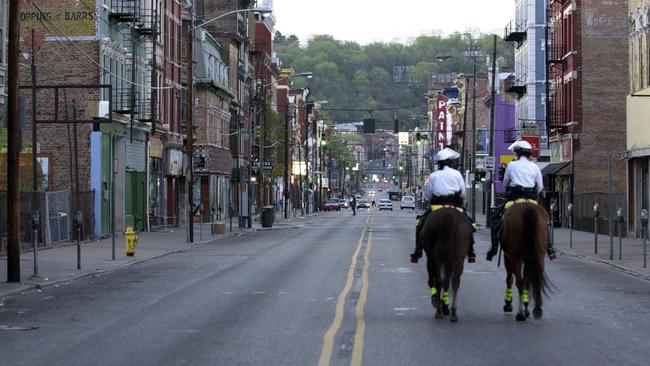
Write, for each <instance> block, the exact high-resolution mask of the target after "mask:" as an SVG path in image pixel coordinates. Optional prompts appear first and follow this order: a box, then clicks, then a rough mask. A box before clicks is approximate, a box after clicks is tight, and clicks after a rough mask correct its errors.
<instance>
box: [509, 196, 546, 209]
mask: <svg viewBox="0 0 650 366" xmlns="http://www.w3.org/2000/svg"><path fill="white" fill-rule="evenodd" d="M518 203H531V204H534V205H539V203H537V201H536V200H532V199H530V198H518V199H516V200H513V201H508V202H506V205H505V208H506V209H509V208H510V207H512V206H513V205H515V204H518Z"/></svg>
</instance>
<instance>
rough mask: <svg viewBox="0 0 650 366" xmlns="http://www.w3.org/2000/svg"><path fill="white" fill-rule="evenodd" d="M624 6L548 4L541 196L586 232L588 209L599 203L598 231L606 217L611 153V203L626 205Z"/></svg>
mask: <svg viewBox="0 0 650 366" xmlns="http://www.w3.org/2000/svg"><path fill="white" fill-rule="evenodd" d="M626 5H627V2H626V1H624V0H612V1H606V2H604V1H595V0H582V1H580V0H579V1H566V0H552V1H550V3H549V6H550V7H549V11H548V50H549V53H548V74H549V83H548V87H549V95H548V104H547V106H548V127H549V147H550V149H551V152H552V153H551V164H550V165H549V166H547V167H545V168H544V169H543V173H545V176H548V177H547V178H548V185H547V191H550V192H551V195H550V197H551V199H552V200H555V201H556V202H557V203H558V206H557V207H558V210H557V212H555V213H554V214H555V216H556V217H558V218H559V220H560V221H561V222H563V223H565V224H566V223H567V222H568V217H567V215H568V212H567V205H568V204H569V203H573V206H574V210H573V213H574V224H575V225H574V226H575V227H576V228H578V229H581V230H593V211H592V209H593V205H594V204H595V203H598V204H599V206H600V213H601V215H600V218H601V221H602V223H601V225H600V227H601V228H603V230H606V228H607V225H605V221H606V218H607V213H608V207H607V204H608V196H607V192H608V164H607V161H608V155H609V154H612V155H613V158H612V178H613V179H612V182H611V183H612V191H613V193H614V200H613V202H614V204H615V205H616V207H612V208H611V211H613V212H614V214H615V213H616V208H617V207H625V205H626V202H625V199H624V196H625V191H626V180H625V164H624V162H623V161H621V160H619V159H618V155H617V154H618V152H620V151H623V150H625V142H626V133H625V120H626V117H625V104H624V103H623V101H624V100H625V94H626V92H627V90H628V73H627V59H628V53H627V48H626V47H625V45H626V44H627V41H628V32H627V6H626Z"/></svg>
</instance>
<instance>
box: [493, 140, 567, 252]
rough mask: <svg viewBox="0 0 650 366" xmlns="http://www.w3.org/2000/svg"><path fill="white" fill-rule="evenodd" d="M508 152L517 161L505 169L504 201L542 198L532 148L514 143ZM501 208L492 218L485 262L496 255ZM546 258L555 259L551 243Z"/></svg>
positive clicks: (540, 176)
mask: <svg viewBox="0 0 650 366" xmlns="http://www.w3.org/2000/svg"><path fill="white" fill-rule="evenodd" d="M508 150H511V151H514V152H515V154H516V155H517V160H514V161H512V162H510V163H509V164H508V166H507V167H506V172H505V175H504V176H503V185H504V186H505V187H506V196H507V200H506V201H514V200H516V199H520V198H527V199H533V200H537V199H538V196H539V195H541V196H542V197H544V181H543V180H542V171H541V170H539V167H538V166H537V164H535V163H534V162H532V161H531V160H530V157H531V155H532V152H533V147H532V146H531V145H530V143H529V142H528V141H523V140H519V141H515V142H514V143H513V144H512V145H510V147H508ZM503 208H504V207H503V206H502V207H500V208H499V212H497V213H496V215H495V217H493V218H492V220H493V221H492V225H491V234H492V246H491V247H490V250H489V251H488V253H487V258H486V259H487V260H489V261H491V260H492V257H494V256H495V255H496V254H497V249H498V247H499V243H498V232H499V229H500V228H501V216H502V215H503ZM548 256H549V258H550V259H551V260H553V259H555V249H554V248H553V243H549V245H548Z"/></svg>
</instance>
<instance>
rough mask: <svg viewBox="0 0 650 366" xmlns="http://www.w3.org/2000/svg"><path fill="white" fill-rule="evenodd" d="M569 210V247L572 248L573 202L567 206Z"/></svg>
mask: <svg viewBox="0 0 650 366" xmlns="http://www.w3.org/2000/svg"><path fill="white" fill-rule="evenodd" d="M567 210H568V211H569V248H571V249H573V203H569V205H568V206H567Z"/></svg>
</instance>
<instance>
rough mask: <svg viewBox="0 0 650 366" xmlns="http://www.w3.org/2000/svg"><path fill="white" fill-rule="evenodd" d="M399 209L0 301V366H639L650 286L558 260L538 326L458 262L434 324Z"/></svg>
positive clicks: (219, 245)
mask: <svg viewBox="0 0 650 366" xmlns="http://www.w3.org/2000/svg"><path fill="white" fill-rule="evenodd" d="M414 216H415V214H414V213H412V212H410V211H409V212H406V211H399V210H396V211H394V212H387V211H384V212H374V211H373V212H368V211H362V212H360V213H358V214H357V216H354V217H353V216H352V214H351V211H350V210H344V211H341V212H330V213H326V214H324V215H321V216H316V217H312V218H309V219H307V220H304V221H305V225H304V226H303V227H301V228H297V229H291V228H285V229H278V230H271V231H260V232H255V233H250V234H247V235H245V236H243V237H239V238H230V239H225V240H220V241H217V242H214V243H212V244H207V245H203V246H201V247H198V248H195V249H192V250H190V251H188V252H184V253H178V254H174V255H170V256H166V257H163V258H161V259H158V260H154V261H150V262H146V263H141V264H137V265H133V266H131V267H128V268H126V269H122V270H118V271H115V272H112V273H109V274H105V275H102V276H97V277H92V278H86V279H82V280H78V281H74V282H71V283H68V284H65V285H61V286H59V287H51V288H46V289H43V290H41V291H31V292H27V293H23V294H22V295H19V296H16V297H11V298H6V299H3V300H1V301H0V302H1V306H0V324H2V325H13V326H24V327H38V328H37V329H34V330H28V331H0V364H2V365H91V364H92V365H315V364H319V363H320V364H323V365H325V364H331V365H350V364H365V365H514V364H527V365H603V364H619V365H647V364H648V363H649V362H650V347H649V346H650V343H649V340H650V316H649V314H650V283H648V282H645V281H642V280H639V279H636V278H633V277H630V276H628V275H626V274H622V273H620V272H616V271H615V270H612V269H610V268H609V267H605V266H602V265H598V264H592V263H585V262H582V261H579V260H577V259H573V258H568V257H561V258H559V259H558V260H556V261H554V262H551V263H549V264H548V267H547V268H548V274H549V277H550V278H551V280H552V281H553V282H554V283H555V284H556V286H557V290H556V291H555V292H554V293H553V294H551V296H550V297H549V298H548V299H546V302H545V306H544V317H543V319H541V320H532V318H531V319H530V320H528V321H526V322H523V323H521V322H516V321H515V319H514V314H504V313H503V312H502V310H501V308H502V305H503V300H502V299H503V294H504V289H505V281H504V270H503V268H497V266H496V264H495V263H490V262H486V261H485V260H483V258H482V257H483V256H484V253H485V251H486V250H487V247H488V243H487V239H488V236H487V233H482V232H480V233H478V234H477V240H478V242H479V243H478V245H477V250H478V252H479V260H478V262H477V263H475V264H468V265H466V266H465V269H466V271H465V273H464V275H463V277H462V283H461V293H460V297H459V317H460V321H459V322H458V323H451V322H449V321H448V319H443V320H435V319H434V318H433V308H432V307H431V305H430V301H429V289H428V288H427V284H426V278H427V276H426V269H425V265H424V264H422V263H421V264H418V265H413V264H411V263H409V261H408V254H409V253H410V251H411V249H412V242H413V230H414Z"/></svg>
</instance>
